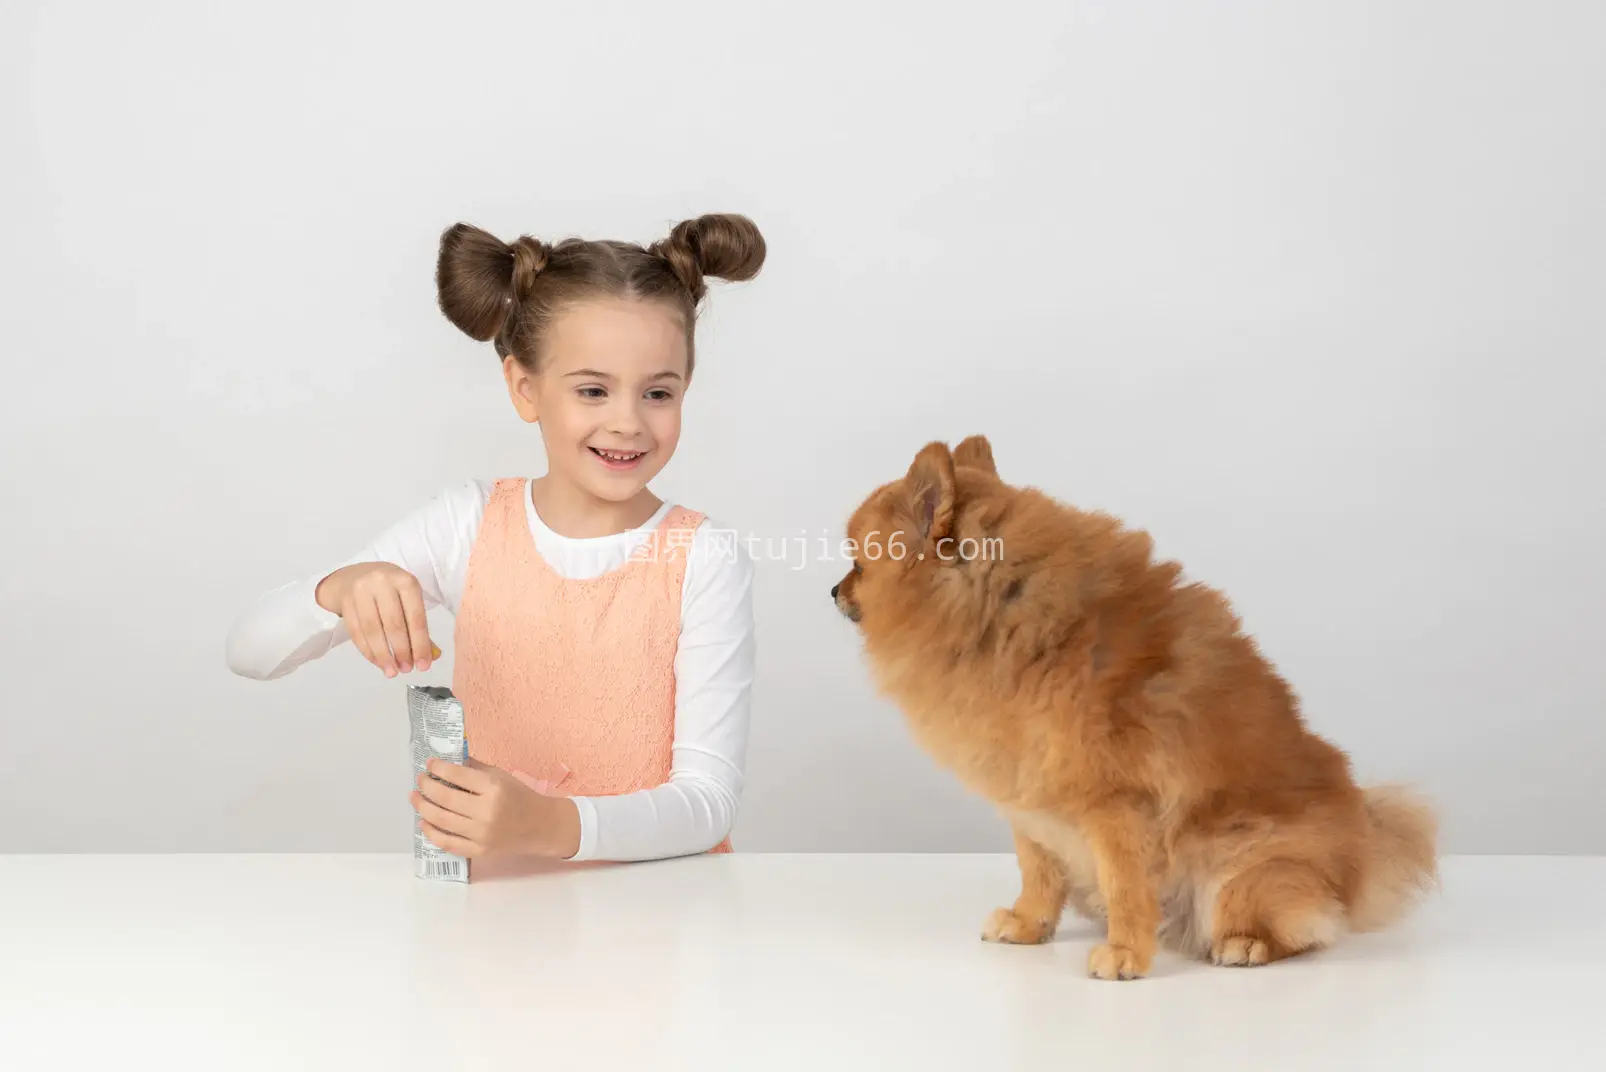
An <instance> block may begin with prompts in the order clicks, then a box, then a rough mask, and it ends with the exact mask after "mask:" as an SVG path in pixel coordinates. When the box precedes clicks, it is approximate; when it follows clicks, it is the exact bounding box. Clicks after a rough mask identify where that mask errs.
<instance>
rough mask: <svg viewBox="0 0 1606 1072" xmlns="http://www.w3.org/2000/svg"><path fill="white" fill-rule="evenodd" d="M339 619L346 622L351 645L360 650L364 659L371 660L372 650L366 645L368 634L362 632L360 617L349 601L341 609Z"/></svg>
mask: <svg viewBox="0 0 1606 1072" xmlns="http://www.w3.org/2000/svg"><path fill="white" fill-rule="evenodd" d="M340 620H341V621H343V622H344V623H345V624H346V634H347V635H348V636H350V637H351V644H352V646H353V647H354V648H356V649H357V650H358V651H360V652H362V657H363V658H364V659H367V660H368V661H369V662H373V661H374V652H373V649H372V648H370V647H369V646H368V635H367V634H366V633H364V632H363V628H362V621H361V618H360V616H359V615H358V614H357V611H356V608H355V607H354V606H352V604H351V603H349V602H348V603H347V604H346V605H345V607H344V608H343V609H342V612H341V615H340Z"/></svg>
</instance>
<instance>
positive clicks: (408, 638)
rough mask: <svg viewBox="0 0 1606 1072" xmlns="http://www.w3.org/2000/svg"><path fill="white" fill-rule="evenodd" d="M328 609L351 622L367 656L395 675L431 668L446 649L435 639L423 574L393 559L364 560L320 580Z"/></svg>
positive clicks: (349, 629)
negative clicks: (421, 583) (417, 574)
mask: <svg viewBox="0 0 1606 1072" xmlns="http://www.w3.org/2000/svg"><path fill="white" fill-rule="evenodd" d="M316 598H317V600H318V605H319V606H320V607H322V608H323V609H324V610H327V611H329V612H331V613H333V614H338V615H340V617H341V620H342V621H344V622H345V623H346V631H347V632H348V633H350V634H351V642H352V643H353V644H355V645H357V650H358V651H360V652H362V655H363V658H365V659H367V660H368V661H369V662H371V663H373V664H374V665H375V666H377V667H379V669H381V670H383V671H384V672H385V676H386V677H395V676H396V674H397V673H398V672H400V673H403V674H405V673H407V672H408V671H410V670H412V669H413V668H414V667H415V666H416V667H417V668H418V669H420V670H428V669H429V664H430V661H431V660H433V659H435V658H438V657H439V656H440V653H441V650H440V649H439V648H437V647H436V646H435V645H434V644H433V643H431V642H430V639H429V621H428V618H427V617H426V614H425V607H424V591H423V589H422V588H421V587H420V586H419V583H418V578H417V577H414V576H413V575H412V574H411V573H408V572H407V571H406V570H404V569H402V568H401V567H400V566H396V565H392V564H391V563H389V562H359V563H357V564H356V565H354V566H346V567H345V568H343V569H338V570H335V572H333V573H331V574H330V575H329V576H327V577H325V578H324V579H323V580H322V581H320V582H319V583H318V591H317V595H316Z"/></svg>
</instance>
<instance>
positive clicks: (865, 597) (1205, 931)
mask: <svg viewBox="0 0 1606 1072" xmlns="http://www.w3.org/2000/svg"><path fill="white" fill-rule="evenodd" d="M848 536H849V537H850V539H851V540H852V541H853V546H854V547H855V548H856V551H855V554H854V559H855V561H854V566H853V569H852V571H851V572H850V573H849V574H848V575H847V576H846V577H844V578H843V579H842V581H841V583H839V584H838V585H837V586H836V587H835V588H833V589H832V590H831V594H832V597H833V598H834V599H835V600H836V603H837V606H838V608H839V609H841V611H842V612H843V613H844V614H846V615H847V616H848V617H849V618H852V619H853V620H854V621H855V622H857V623H858V625H859V628H860V630H861V631H862V632H863V635H864V642H865V649H866V654H867V656H868V659H869V662H870V665H871V668H872V672H873V673H874V675H875V677H876V679H877V683H878V685H879V686H880V688H881V690H882V691H883V692H884V693H885V694H886V695H888V696H889V697H890V698H891V699H893V700H894V701H896V702H897V703H898V704H899V705H900V706H901V707H902V708H903V710H904V711H905V713H906V714H907V716H908V721H909V723H910V725H911V727H912V728H913V731H914V734H915V737H916V738H917V739H918V740H919V742H920V743H921V744H922V745H923V746H924V747H925V748H927V749H928V750H929V751H930V752H931V753H933V754H934V755H935V756H936V758H937V760H938V761H939V762H940V763H942V764H943V765H944V766H946V767H948V768H950V769H952V770H953V771H954V772H955V773H956V774H957V775H958V776H959V777H960V778H961V779H963V781H964V782H965V783H966V784H967V785H969V786H970V787H971V788H972V789H974V790H976V791H977V792H980V793H981V794H983V795H984V796H986V797H987V798H989V799H990V800H992V801H993V802H995V803H996V804H997V805H998V806H999V807H1000V808H1001V809H1002V810H1003V812H1004V814H1005V815H1006V816H1007V817H1008V819H1009V821H1010V823H1011V825H1012V827H1013V829H1014V832H1015V852H1016V855H1017V857H1018V860H1019V863H1020V871H1021V893H1020V897H1019V898H1018V899H1017V900H1016V901H1015V905H1014V907H1013V908H1007V909H1006V908H1001V909H999V910H997V911H996V912H994V913H993V915H992V917H991V918H990V919H988V921H987V923H986V927H985V930H984V931H983V936H984V937H985V938H987V939H988V940H990V941H997V942H1042V941H1046V940H1047V939H1048V938H1050V937H1051V936H1052V935H1053V933H1054V930H1055V928H1056V927H1057V926H1058V924H1059V920H1060V915H1061V913H1062V911H1063V909H1064V906H1065V905H1066V904H1067V903H1069V904H1071V905H1072V906H1073V907H1075V908H1076V910H1077V911H1078V912H1080V913H1081V914H1083V915H1085V916H1087V917H1089V918H1092V919H1102V920H1103V921H1104V922H1105V925H1106V930H1107V935H1106V941H1105V944H1103V945H1100V946H1098V947H1096V948H1095V949H1094V950H1093V952H1092V955H1091V956H1090V958H1089V960H1088V970H1089V972H1090V973H1091V974H1092V975H1095V976H1097V977H1098V978H1101V979H1118V978H1119V979H1131V978H1137V977H1139V976H1142V975H1144V974H1146V973H1147V972H1148V971H1149V968H1150V965H1151V963H1152V961H1153V959H1154V953H1155V948H1156V945H1157V944H1158V943H1160V942H1164V943H1165V944H1166V945H1167V946H1168V947H1170V948H1173V949H1176V950H1178V951H1180V952H1183V953H1186V954H1189V955H1194V956H1201V957H1202V956H1208V957H1210V959H1212V960H1214V961H1215V962H1216V963H1217V964H1242V965H1248V964H1265V963H1267V962H1269V961H1273V960H1277V959H1279V958H1282V957H1287V956H1290V955H1292V954H1295V953H1301V952H1305V951H1308V950H1314V949H1318V948H1321V947H1323V946H1326V945H1329V944H1330V943H1332V942H1333V941H1334V940H1335V939H1337V938H1338V937H1339V936H1340V934H1342V933H1343V932H1344V931H1345V930H1346V929H1350V930H1372V929H1376V928H1379V927H1382V926H1385V925H1387V924H1389V923H1391V922H1393V921H1394V920H1396V919H1398V918H1399V917H1400V916H1401V915H1403V914H1404V912H1405V911H1406V910H1407V909H1408V908H1409V907H1410V905H1411V904H1412V902H1413V901H1414V900H1415V898H1416V895H1417V894H1418V893H1420V892H1421V891H1423V890H1425V889H1427V888H1428V887H1430V886H1431V885H1432V884H1433V882H1434V881H1435V876H1436V864H1435V848H1434V842H1435V838H1436V823H1435V820H1434V817H1433V814H1432V812H1431V811H1429V809H1428V808H1427V807H1426V806H1424V805H1423V804H1421V803H1419V802H1418V801H1416V800H1415V799H1414V798H1413V797H1412V796H1411V795H1410V794H1409V793H1407V792H1406V791H1405V790H1403V789H1399V788H1394V787H1382V788H1373V789H1365V790H1363V789H1361V788H1359V787H1357V786H1356V784H1355V782H1354V781H1353V779H1352V778H1351V775H1350V769H1349V761H1348V759H1347V758H1346V757H1345V755H1344V753H1342V752H1340V751H1339V750H1338V749H1337V748H1335V747H1333V746H1332V745H1331V744H1329V743H1327V742H1326V741H1325V740H1323V739H1322V738H1320V737H1318V736H1316V735H1315V734H1313V733H1312V732H1310V730H1308V729H1307V728H1306V727H1305V725H1304V723H1303V721H1302V720H1301V718H1300V715H1299V710H1298V704H1297V701H1296V700H1295V698H1294V696H1293V694H1292V693H1291V692H1290V690H1289V688H1288V686H1287V684H1286V683H1285V682H1284V681H1283V680H1282V678H1280V677H1279V676H1278V675H1277V673H1276V671H1274V670H1273V669H1272V667H1271V665H1270V664H1269V663H1268V662H1267V661H1266V659H1265V658H1264V657H1263V656H1262V655H1261V654H1260V652H1259V650H1258V649H1257V648H1256V646H1255V643H1254V641H1253V640H1251V639H1250V638H1249V637H1247V636H1245V635H1244V633H1243V632H1242V631H1241V630H1240V627H1239V622H1238V619H1237V617H1236V616H1235V615H1234V614H1233V612H1232V610H1231V608H1230V607H1229V606H1228V604H1227V601H1226V600H1225V599H1224V598H1223V597H1222V596H1221V595H1220V594H1219V593H1218V592H1216V591H1214V590H1213V589H1210V588H1207V587H1205V586H1204V585H1200V584H1190V583H1186V582H1185V581H1184V580H1183V579H1182V571H1181V568H1180V567H1179V566H1177V565H1176V564H1175V563H1171V562H1161V561H1156V560H1155V559H1154V558H1153V555H1152V541H1151V540H1150V539H1149V537H1148V536H1147V535H1146V534H1144V533H1142V532H1137V531H1133V530H1130V529H1125V528H1123V527H1122V526H1121V525H1120V523H1119V522H1117V521H1115V520H1114V519H1113V518H1110V517H1108V516H1105V515H1102V514H1094V513H1084V512H1081V511H1078V510H1075V509H1072V508H1070V507H1067V506H1064V505H1062V504H1060V503H1057V502H1055V501H1054V500H1052V499H1050V498H1049V497H1048V496H1046V495H1043V494H1042V493H1040V492H1038V491H1036V490H1033V489H1029V488H1013V487H1010V486H1009V485H1007V484H1005V483H1004V482H1003V481H1001V480H1000V479H999V477H998V470H997V468H996V467H995V466H994V464H993V456H992V448H991V447H990V446H989V445H988V443H987V440H986V439H984V438H982V437H980V436H972V437H971V438H969V439H967V440H965V441H964V442H963V443H961V444H959V447H958V448H957V449H956V450H954V451H953V452H952V453H950V452H949V450H948V448H947V446H945V445H944V444H942V443H932V444H930V445H928V446H927V447H926V448H925V449H924V450H922V451H921V452H920V453H919V455H918V456H916V458H915V460H914V464H913V465H911V466H910V468H909V472H908V473H907V474H906V475H905V476H904V477H903V478H902V479H901V480H897V481H894V482H893V483H890V484H887V485H885V486H883V487H881V488H880V489H878V490H877V491H876V492H875V493H874V494H873V495H871V496H870V497H869V499H867V500H866V501H865V502H864V504H863V505H862V506H860V507H859V509H858V510H857V512H855V513H854V515H853V518H852V520H851V522H850V523H849V526H848ZM986 541H990V542H986Z"/></svg>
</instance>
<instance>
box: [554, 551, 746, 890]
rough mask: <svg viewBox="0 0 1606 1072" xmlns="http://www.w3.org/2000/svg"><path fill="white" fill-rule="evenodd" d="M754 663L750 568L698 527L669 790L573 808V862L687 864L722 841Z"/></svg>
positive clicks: (736, 788) (679, 664) (737, 780)
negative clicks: (684, 860) (675, 859)
mask: <svg viewBox="0 0 1606 1072" xmlns="http://www.w3.org/2000/svg"><path fill="white" fill-rule="evenodd" d="M754 654H755V651H754V637H753V564H752V561H751V560H750V559H749V558H748V557H747V556H746V554H745V553H743V551H742V550H741V548H740V547H738V546H737V541H736V539H735V536H734V533H732V532H730V531H728V530H721V529H716V528H714V527H713V526H712V525H711V524H710V523H709V522H707V521H704V523H703V524H702V525H701V526H699V527H698V530H697V534H696V535H695V536H694V537H693V543H692V547H691V548H690V554H689V556H688V558H687V563H686V580H685V584H684V588H683V594H682V597H681V631H680V646H679V649H678V651H677V652H676V654H675V734H674V753H673V759H672V761H671V763H672V766H671V770H670V774H669V781H667V782H665V783H664V784H663V785H661V786H657V787H656V788H653V789H644V790H641V791H640V792H636V793H625V794H621V795H618V796H599V797H576V798H574V802H575V806H576V807H577V808H578V809H579V812H580V849H579V851H578V852H577V853H576V854H575V855H574V856H573V857H572V858H573V859H576V860H620V861H624V860H655V859H664V858H667V857H671V856H689V855H692V854H695V853H699V852H706V851H708V850H709V849H711V848H713V847H714V846H716V845H718V844H719V843H720V842H721V841H723V840H724V839H725V837H726V836H727V835H728V834H729V833H730V830H731V826H732V825H733V824H734V822H735V820H736V809H737V803H738V801H739V800H740V798H741V793H742V779H743V768H744V765H745V763H746V759H747V734H748V722H749V714H750V701H751V696H752V687H753V666H754Z"/></svg>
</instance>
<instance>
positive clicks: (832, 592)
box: [831, 584, 842, 599]
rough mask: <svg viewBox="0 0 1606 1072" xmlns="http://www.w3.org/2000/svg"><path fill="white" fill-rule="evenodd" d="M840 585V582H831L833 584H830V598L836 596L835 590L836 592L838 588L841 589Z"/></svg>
mask: <svg viewBox="0 0 1606 1072" xmlns="http://www.w3.org/2000/svg"><path fill="white" fill-rule="evenodd" d="M841 587H842V586H841V585H840V584H833V585H832V586H831V598H832V599H835V598H836V594H837V592H838V590H840V589H841Z"/></svg>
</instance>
